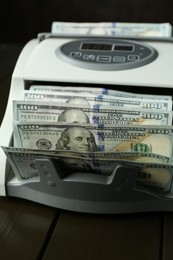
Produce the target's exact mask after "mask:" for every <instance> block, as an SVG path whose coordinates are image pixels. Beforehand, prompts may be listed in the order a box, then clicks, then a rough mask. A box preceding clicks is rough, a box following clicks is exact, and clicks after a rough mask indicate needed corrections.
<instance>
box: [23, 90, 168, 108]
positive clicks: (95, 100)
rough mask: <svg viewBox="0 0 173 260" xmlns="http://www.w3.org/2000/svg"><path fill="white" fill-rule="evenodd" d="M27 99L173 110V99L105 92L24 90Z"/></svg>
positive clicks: (91, 105) (97, 105) (90, 105)
mask: <svg viewBox="0 0 173 260" xmlns="http://www.w3.org/2000/svg"><path fill="white" fill-rule="evenodd" d="M23 94H24V100H25V101H36V100H37V101H51V102H52V101H54V102H62V103H63V102H65V103H68V104H80V105H83V106H84V105H86V106H88V107H99V106H101V105H104V106H114V107H121V108H128V109H130V108H134V109H155V110H159V111H160V110H167V111H168V110H170V111H172V100H151V99H142V98H139V99H137V98H136V99H133V98H132V99H129V98H125V97H115V96H111V95H103V94H98V95H97V94H91V93H88V94H87V95H84V94H83V93H73V92H68V93H61V92H59V93H53V94H52V93H47V92H39V93H36V92H35V91H33V92H32V91H28V90H24V92H23Z"/></svg>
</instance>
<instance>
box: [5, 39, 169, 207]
mask: <svg viewBox="0 0 173 260" xmlns="http://www.w3.org/2000/svg"><path fill="white" fill-rule="evenodd" d="M118 40H120V42H118V44H116V42H115V41H116V38H110V39H108V38H104V37H99V36H97V37H94V38H93V37H90V38H88V37H87V38H85V37H83V38H79V37H74V38H72V37H65V38H63V37H55V36H54V37H45V38H44V39H42V40H40V39H39V37H38V38H37V39H33V40H31V41H30V42H29V43H27V44H26V46H25V47H24V48H23V50H22V52H21V54H20V56H19V59H18V61H17V63H16V66H15V69H14V72H13V75H12V81H11V88H10V93H9V100H8V104H7V108H6V113H5V115H4V119H3V122H2V125H1V128H0V145H1V146H10V145H11V139H12V135H13V127H12V121H13V108H12V101H13V100H15V99H17V100H20V99H22V95H21V91H22V90H24V89H28V88H29V85H30V84H33V83H34V84H41V83H43V84H44V85H46V84H47V85H51V83H52V84H53V85H56V84H57V85H61V84H64V85H67V86H70V85H71V84H73V86H75V84H78V86H83V85H88V86H91V85H94V86H95V85H96V86H97V87H99V86H100V87H105V88H113V89H116V86H119V89H121V86H122V87H123V88H125V90H126V91H129V92H133V87H135V88H136V89H139V93H142V92H143V88H145V89H147V88H148V90H149V93H150V89H151V88H152V89H155V91H156V92H155V94H158V93H157V91H158V89H160V92H162V93H163V95H167V94H168V93H169V94H170V93H171V91H172V88H173V40H172V39H170V38H169V39H165V40H164V39H156V38H153V39H152V38H149V39H147V38H143V39H118ZM121 40H122V42H121ZM79 41H80V42H79ZM126 41H127V42H126ZM71 42H79V43H80V44H79V50H74V51H73V50H69V55H68V54H67V53H63V51H62V48H63V46H66V45H68V44H69V43H71ZM114 42H115V43H114ZM81 43H82V44H81ZM85 43H87V44H88V45H85ZM134 43H137V44H138V43H139V44H141V46H140V49H139V51H138V54H136V53H134ZM94 44H95V45H94ZM99 44H100V45H99ZM143 45H144V47H145V45H146V46H149V49H150V48H151V52H152V49H153V50H154V54H153V58H152V57H150V58H151V59H149V60H148V61H146V60H147V59H146V58H144V64H142V63H140V62H139V66H138V64H137V62H138V61H139V60H141V59H143V53H142V51H143ZM81 46H83V47H81ZM112 46H113V47H112ZM129 46H130V47H129ZM131 46H132V47H131ZM70 48H71V45H70ZM72 48H73V45H72ZM102 48H103V49H102ZM112 48H113V49H112ZM116 48H117V50H116ZM129 51H130V54H129ZM67 52H68V50H67ZM85 52H86V53H85ZM102 53H103V54H102ZM110 53H111V54H110ZM123 53H124V54H123ZM84 55H86V56H84ZM111 55H112V56H111ZM110 56H111V58H110ZM149 56H152V53H151V54H150V53H149ZM76 57H77V59H76ZM78 58H80V59H78ZM126 58H127V60H128V62H131V63H128V62H127V63H128V64H127V66H124V64H125V63H126ZM111 59H112V60H111ZM93 60H94V61H95V62H93ZM110 60H111V61H110ZM90 61H91V62H90ZM116 66H117V68H116ZM123 66H124V67H123ZM10 170H11V169H10V167H8V164H7V162H6V156H5V154H4V152H3V151H2V149H0V172H1V175H0V195H1V196H4V195H8V194H7V193H8V192H7V191H6V184H7V183H6V176H7V175H8V171H10ZM11 185H12V186H15V187H16V188H17V187H19V186H20V185H21V184H20V182H19V181H18V180H17V179H16V178H15V176H14V178H13V180H11ZM16 196H17V195H16ZM21 197H22V196H21ZM23 197H25V196H23ZM47 204H49V202H47ZM67 208H68V207H67ZM91 211H92V210H91Z"/></svg>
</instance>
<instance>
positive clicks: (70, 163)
mask: <svg viewBox="0 0 173 260" xmlns="http://www.w3.org/2000/svg"><path fill="white" fill-rule="evenodd" d="M3 150H4V152H5V154H6V156H7V159H8V161H9V163H10V165H11V167H12V169H13V171H14V173H15V175H16V177H17V178H18V179H19V180H20V181H23V182H28V181H32V180H33V181H35V180H36V179H37V181H40V175H41V173H40V172H39V171H38V169H37V166H36V160H42V159H48V160H51V161H53V163H54V165H55V167H56V168H57V169H60V171H62V173H61V178H62V177H63V178H65V177H67V176H69V175H70V174H71V173H74V172H78V173H81V174H83V173H89V174H99V175H107V176H110V175H112V174H113V171H115V170H116V168H117V167H118V166H126V167H130V169H131V168H133V169H135V170H136V172H137V173H136V183H135V185H136V187H137V188H140V187H144V188H148V189H150V190H154V191H158V192H164V193H168V192H170V188H171V184H172V174H173V165H169V164H159V163H149V162H148V163H146V162H145V163H139V162H132V161H127V160H117V159H116V160H115V159H114V160H106V159H105V160H100V159H98V158H92V159H89V158H85V157H76V158H75V157H74V158H72V157H68V155H65V157H64V156H59V154H57V155H56V156H55V154H54V156H51V154H49V155H48V154H47V155H46V154H44V153H40V152H38V151H37V152H36V151H35V152H32V151H31V150H30V151H28V152H27V151H26V150H25V151H23V152H22V151H21V150H20V149H16V151H15V150H14V149H10V148H6V147H3ZM134 174H135V173H134Z"/></svg>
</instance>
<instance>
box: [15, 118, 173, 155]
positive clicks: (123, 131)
mask: <svg viewBox="0 0 173 260" xmlns="http://www.w3.org/2000/svg"><path fill="white" fill-rule="evenodd" d="M172 144H173V127H172V126H148V125H147V126H146V125H136V126H119V125H117V126H116V125H115V126H113V125H106V126H105V125H103V124H100V125H97V124H77V123H76V124H68V123H56V124H55V123H52V124H48V123H37V122H30V123H27V122H16V121H14V147H21V148H30V149H43V150H56V149H58V150H74V151H83V152H88V151H89V152H94V151H106V152H115V151H116V152H130V151H136V152H148V153H157V154H160V155H163V156H168V157H172Z"/></svg>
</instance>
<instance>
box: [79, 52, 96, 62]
mask: <svg viewBox="0 0 173 260" xmlns="http://www.w3.org/2000/svg"><path fill="white" fill-rule="evenodd" d="M82 59H83V60H88V61H90V60H91V61H92V60H95V55H93V54H85V55H83V57H82Z"/></svg>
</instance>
